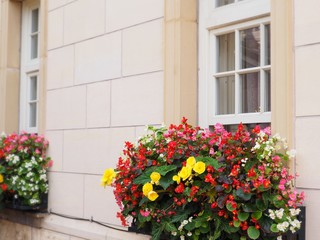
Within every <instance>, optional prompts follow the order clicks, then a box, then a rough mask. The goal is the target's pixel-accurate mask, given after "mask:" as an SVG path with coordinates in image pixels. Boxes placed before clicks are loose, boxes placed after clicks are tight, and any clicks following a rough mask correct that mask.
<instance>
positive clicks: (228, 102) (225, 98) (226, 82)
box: [217, 76, 235, 114]
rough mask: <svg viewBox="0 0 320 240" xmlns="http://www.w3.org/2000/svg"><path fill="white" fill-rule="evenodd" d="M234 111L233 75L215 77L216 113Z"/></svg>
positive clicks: (232, 112)
mask: <svg viewBox="0 0 320 240" xmlns="http://www.w3.org/2000/svg"><path fill="white" fill-rule="evenodd" d="M234 113H235V80H234V76H229V77H221V78H217V114H234Z"/></svg>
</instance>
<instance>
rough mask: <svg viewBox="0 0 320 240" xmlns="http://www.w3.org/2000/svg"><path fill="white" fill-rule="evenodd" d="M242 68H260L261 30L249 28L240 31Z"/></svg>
mask: <svg viewBox="0 0 320 240" xmlns="http://www.w3.org/2000/svg"><path fill="white" fill-rule="evenodd" d="M240 41H241V68H242V69H243V68H250V67H258V66H260V29H259V27H255V28H249V29H246V30H242V31H240Z"/></svg>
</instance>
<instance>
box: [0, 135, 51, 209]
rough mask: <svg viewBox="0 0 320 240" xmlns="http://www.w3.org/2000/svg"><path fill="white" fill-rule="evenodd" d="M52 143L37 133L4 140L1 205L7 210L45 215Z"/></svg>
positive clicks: (0, 169)
mask: <svg viewBox="0 0 320 240" xmlns="http://www.w3.org/2000/svg"><path fill="white" fill-rule="evenodd" d="M48 144H49V143H48V141H47V140H46V139H45V138H44V137H43V136H39V135H37V134H33V133H25V132H23V133H21V134H15V133H13V134H10V135H5V134H3V135H1V137H0V201H1V202H3V204H4V205H5V207H7V208H11V209H18V210H24V211H45V210H46V209H47V202H48V190H49V185H48V179H47V170H48V169H49V167H51V165H52V160H51V159H50V157H47V156H46V150H47V148H48Z"/></svg>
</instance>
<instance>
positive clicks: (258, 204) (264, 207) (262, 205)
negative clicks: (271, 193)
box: [256, 198, 268, 211]
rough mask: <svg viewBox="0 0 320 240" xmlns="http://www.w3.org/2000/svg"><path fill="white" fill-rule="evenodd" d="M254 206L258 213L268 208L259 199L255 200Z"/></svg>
mask: <svg viewBox="0 0 320 240" xmlns="http://www.w3.org/2000/svg"><path fill="white" fill-rule="evenodd" d="M256 205H257V207H258V209H259V210H260V211H264V210H266V209H267V207H268V206H267V205H266V204H265V202H264V201H263V200H262V199H261V198H260V199H257V201H256Z"/></svg>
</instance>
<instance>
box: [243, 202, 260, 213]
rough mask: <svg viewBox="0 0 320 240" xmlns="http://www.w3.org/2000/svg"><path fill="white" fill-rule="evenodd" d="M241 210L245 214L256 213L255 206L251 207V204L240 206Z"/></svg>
mask: <svg viewBox="0 0 320 240" xmlns="http://www.w3.org/2000/svg"><path fill="white" fill-rule="evenodd" d="M242 209H243V211H245V212H255V211H257V207H256V206H255V205H253V204H250V203H247V204H244V205H242Z"/></svg>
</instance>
